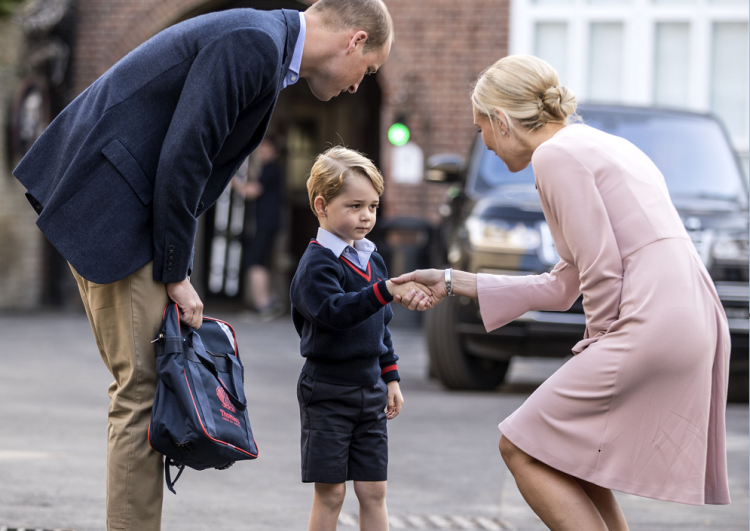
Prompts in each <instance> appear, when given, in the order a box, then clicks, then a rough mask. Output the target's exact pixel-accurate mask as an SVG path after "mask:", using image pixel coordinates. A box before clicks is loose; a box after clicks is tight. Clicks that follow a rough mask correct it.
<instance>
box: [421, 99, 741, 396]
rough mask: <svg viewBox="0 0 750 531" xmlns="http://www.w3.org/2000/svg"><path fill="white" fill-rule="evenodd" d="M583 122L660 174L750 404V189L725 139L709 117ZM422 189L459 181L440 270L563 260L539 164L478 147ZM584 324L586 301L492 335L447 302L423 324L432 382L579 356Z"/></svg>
mask: <svg viewBox="0 0 750 531" xmlns="http://www.w3.org/2000/svg"><path fill="white" fill-rule="evenodd" d="M579 114H580V115H581V117H582V118H583V121H584V123H586V124H588V125H590V126H592V127H595V128H597V129H601V130H602V131H606V132H608V133H611V134H614V135H617V136H620V137H623V138H626V139H628V140H629V141H631V142H632V143H633V144H635V145H636V146H638V147H639V148H640V149H641V150H642V151H644V152H645V153H646V155H648V156H649V157H650V158H651V159H652V160H653V161H654V162H655V163H656V165H657V166H658V167H659V169H660V170H661V171H662V173H663V174H664V177H665V179H666V181H667V186H668V187H669V191H670V195H671V197H672V201H673V203H674V205H675V207H676V208H677V210H678V211H679V213H680V216H681V217H682V220H683V222H684V223H685V227H686V228H687V230H688V233H689V234H690V236H691V238H692V240H693V243H694V244H695V246H696V248H697V250H698V253H699V254H700V256H701V258H702V259H703V262H704V264H706V267H707V268H708V270H709V272H710V273H711V277H712V278H713V280H714V283H715V285H716V289H717V291H718V293H719V297H720V298H721V301H722V303H723V305H724V309H725V310H726V313H727V317H728V318H729V326H730V328H731V332H732V355H731V362H730V383H729V386H730V400H733V401H738V400H739V401H747V397H748V292H749V289H748V189H747V184H746V181H745V179H744V177H743V176H742V170H741V169H740V164H739V161H738V159H737V157H736V155H735V153H734V152H733V150H732V148H731V145H730V143H729V141H728V138H727V135H726V133H725V131H724V129H723V128H722V126H721V125H720V123H719V122H718V121H716V120H715V119H714V118H712V117H711V116H708V115H703V114H695V113H688V112H676V111H667V110H658V109H643V108H633V107H624V106H598V105H585V106H581V107H579ZM426 178H427V180H429V181H436V182H446V181H452V182H454V185H453V186H452V187H451V188H450V189H449V191H448V194H447V195H448V197H447V199H446V202H445V204H443V205H441V207H440V213H441V215H442V216H443V222H442V224H441V227H440V237H439V238H438V241H439V243H438V250H437V254H438V256H439V258H438V259H436V260H435V262H436V263H435V265H436V266H438V267H443V266H445V265H446V264H447V265H448V266H450V267H453V268H456V269H462V270H465V271H471V272H475V273H479V272H484V273H495V274H501V275H531V274H539V273H544V272H546V271H549V270H550V269H551V268H552V267H553V266H554V264H556V263H557V261H558V260H559V257H558V256H557V253H556V251H555V247H554V243H553V241H552V237H551V235H550V232H549V228H548V226H547V224H546V222H545V221H544V215H543V214H542V208H541V205H540V203H539V197H538V195H537V191H536V189H535V187H534V174H533V172H532V169H531V165H529V167H528V168H526V169H525V170H523V171H521V172H518V173H511V172H509V171H508V169H507V168H506V166H505V164H504V163H503V162H502V161H501V160H500V159H499V158H498V157H497V156H495V155H494V154H493V153H492V152H490V151H488V150H487V149H486V148H485V146H484V144H483V143H482V139H481V137H478V138H477V141H476V143H475V144H474V146H473V149H472V152H471V154H470V157H469V162H468V164H464V163H463V158H462V157H460V156H458V155H451V154H443V155H436V156H434V157H432V158H431V159H430V161H429V162H428V171H427V176H426ZM585 321H586V319H585V316H584V314H583V306H582V304H581V299H579V300H578V301H577V302H576V303H575V304H574V305H573V307H572V308H571V309H570V310H568V311H567V312H528V313H526V314H525V315H523V316H522V317H520V318H518V319H516V320H515V321H513V322H512V323H510V324H508V325H506V326H504V327H502V328H500V329H498V330H494V331H493V332H491V333H487V332H485V330H484V326H483V325H482V322H481V318H480V314H479V306H478V304H477V302H476V301H474V300H471V299H468V298H466V297H451V298H449V299H447V300H446V301H445V302H443V304H441V305H439V306H438V307H437V308H435V309H434V310H431V311H429V312H426V314H425V333H426V338H427V345H428V350H429V354H430V373H431V375H433V376H435V377H437V378H438V379H439V380H440V381H441V382H442V383H443V384H444V385H445V386H446V387H448V388H450V389H492V388H494V387H496V386H497V385H498V384H500V383H501V382H502V381H503V379H504V377H505V373H506V372H507V370H508V366H509V364H510V360H511V358H512V357H513V356H535V357H566V356H569V355H571V352H570V349H571V347H572V346H573V345H574V344H575V343H576V341H578V340H579V339H581V337H582V336H583V332H584V328H585Z"/></svg>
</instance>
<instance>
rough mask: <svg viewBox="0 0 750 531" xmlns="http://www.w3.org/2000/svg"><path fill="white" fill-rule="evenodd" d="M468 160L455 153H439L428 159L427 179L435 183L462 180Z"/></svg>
mask: <svg viewBox="0 0 750 531" xmlns="http://www.w3.org/2000/svg"><path fill="white" fill-rule="evenodd" d="M465 167H466V161H465V160H464V158H463V157H462V156H461V155H456V154H455V153H439V154H437V155H433V156H432V157H430V158H429V159H427V171H426V172H425V177H424V178H425V180H426V181H427V182H433V183H452V182H456V181H460V180H461V173H462V172H463V171H464V168H465Z"/></svg>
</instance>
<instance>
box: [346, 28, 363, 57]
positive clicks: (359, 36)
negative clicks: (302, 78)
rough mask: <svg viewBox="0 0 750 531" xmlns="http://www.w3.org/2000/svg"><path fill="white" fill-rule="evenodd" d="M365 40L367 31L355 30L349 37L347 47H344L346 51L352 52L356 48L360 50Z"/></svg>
mask: <svg viewBox="0 0 750 531" xmlns="http://www.w3.org/2000/svg"><path fill="white" fill-rule="evenodd" d="M365 42H367V32H366V31H362V30H360V31H357V32H356V33H353V34H352V36H351V37H349V47H348V48H347V49H346V53H352V52H353V51H355V50H356V49H357V48H359V49H360V50H361V49H362V48H363V47H364V45H365Z"/></svg>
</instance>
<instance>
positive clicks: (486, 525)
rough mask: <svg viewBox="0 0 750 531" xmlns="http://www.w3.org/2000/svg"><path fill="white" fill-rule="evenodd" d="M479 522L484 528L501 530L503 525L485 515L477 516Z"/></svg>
mask: <svg viewBox="0 0 750 531" xmlns="http://www.w3.org/2000/svg"><path fill="white" fill-rule="evenodd" d="M477 523H478V524H479V525H481V526H482V529H489V530H491V531H501V530H502V527H500V526H499V525H498V524H496V523H495V522H493V521H492V520H490V519H489V518H485V517H484V516H478V517H477Z"/></svg>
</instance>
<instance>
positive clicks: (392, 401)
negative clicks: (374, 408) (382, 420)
mask: <svg viewBox="0 0 750 531" xmlns="http://www.w3.org/2000/svg"><path fill="white" fill-rule="evenodd" d="M386 385H387V386H388V405H387V406H386V408H385V417H386V418H387V419H388V420H391V419H394V418H396V415H398V414H399V413H401V407H402V406H403V405H404V395H402V394H401V388H400V387H399V385H398V382H397V381H395V380H394V381H392V382H388V383H387V384H386Z"/></svg>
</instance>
